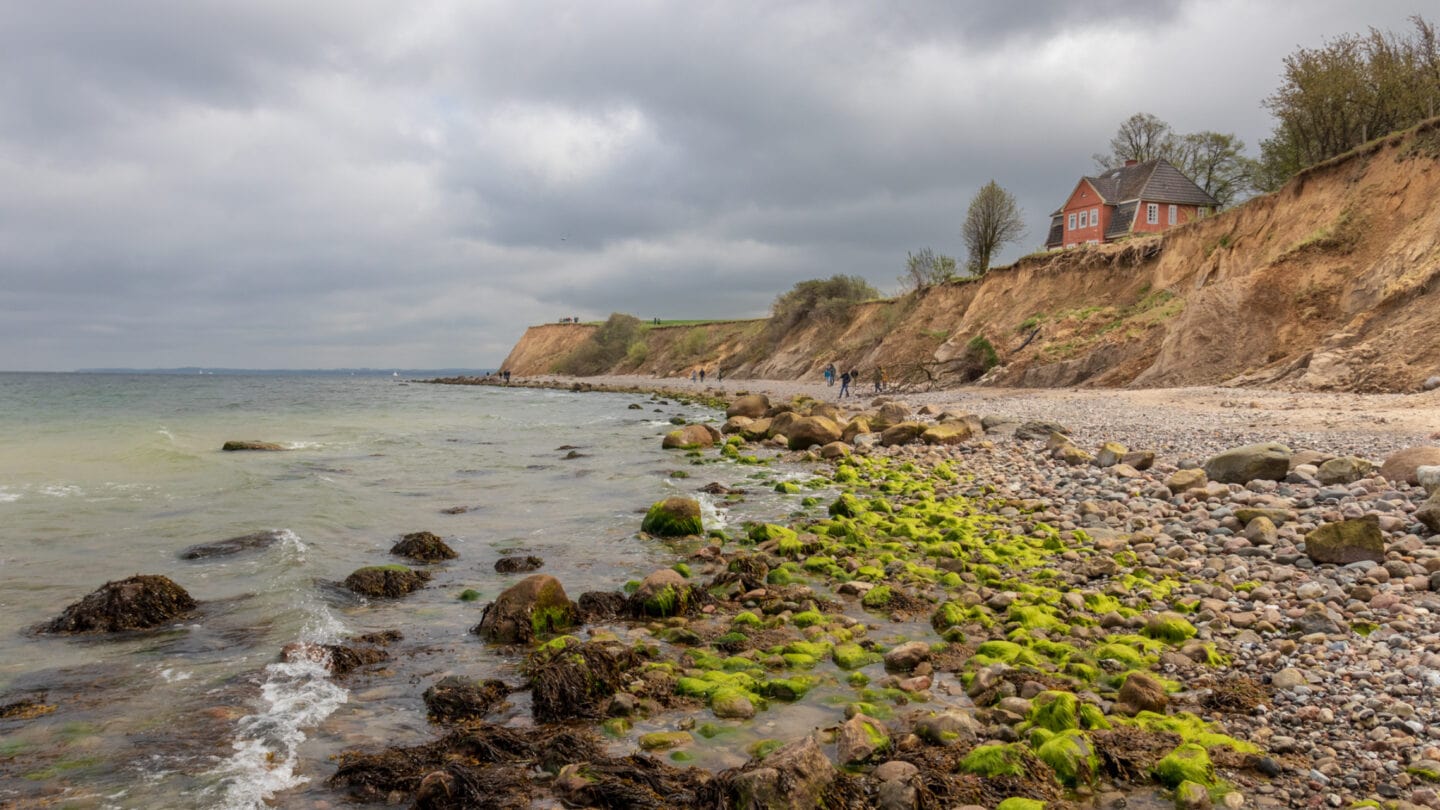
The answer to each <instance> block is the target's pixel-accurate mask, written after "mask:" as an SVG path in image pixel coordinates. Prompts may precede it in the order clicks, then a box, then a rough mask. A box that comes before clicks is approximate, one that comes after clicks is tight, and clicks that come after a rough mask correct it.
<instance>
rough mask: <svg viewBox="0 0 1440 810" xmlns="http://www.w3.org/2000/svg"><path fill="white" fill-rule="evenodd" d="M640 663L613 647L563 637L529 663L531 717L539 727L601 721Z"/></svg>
mask: <svg viewBox="0 0 1440 810" xmlns="http://www.w3.org/2000/svg"><path fill="white" fill-rule="evenodd" d="M639 664H640V658H639V656H638V655H637V654H636V653H635V651H634V650H632V649H630V648H629V647H625V646H623V645H621V644H618V643H614V642H600V641H587V642H582V641H580V640H579V639H577V638H575V637H574V636H561V637H560V638H557V639H554V640H552V641H549V642H547V643H546V644H544V645H542V646H540V647H539V648H538V649H536V650H535V652H533V653H531V654H530V657H529V658H527V659H526V660H525V664H524V667H523V671H524V672H525V675H526V677H528V678H529V679H530V694H531V713H532V714H533V716H534V718H535V722H537V723H552V722H561V721H567V720H575V719H580V718H585V719H595V718H599V717H603V716H604V714H605V707H606V705H607V704H608V703H609V701H610V698H611V697H612V696H614V695H615V693H616V692H618V691H620V687H621V685H622V684H624V683H626V682H627V681H628V680H630V678H631V677H633V672H632V671H633V670H634V669H635V668H636V667H637V666H639Z"/></svg>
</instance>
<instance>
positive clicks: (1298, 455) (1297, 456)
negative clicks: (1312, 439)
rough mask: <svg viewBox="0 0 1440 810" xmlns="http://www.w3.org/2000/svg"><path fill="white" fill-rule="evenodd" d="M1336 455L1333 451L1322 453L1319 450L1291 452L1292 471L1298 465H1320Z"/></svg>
mask: <svg viewBox="0 0 1440 810" xmlns="http://www.w3.org/2000/svg"><path fill="white" fill-rule="evenodd" d="M1334 457H1335V456H1334V454H1332V453H1322V452H1320V451H1319V450H1296V451H1295V452H1294V453H1291V454H1290V471H1291V472H1294V471H1295V468H1296V467H1299V466H1302V465H1305V464H1309V465H1310V466H1312V467H1319V466H1320V465H1321V464H1324V463H1325V462H1327V461H1329V460H1330V459H1332V458H1334Z"/></svg>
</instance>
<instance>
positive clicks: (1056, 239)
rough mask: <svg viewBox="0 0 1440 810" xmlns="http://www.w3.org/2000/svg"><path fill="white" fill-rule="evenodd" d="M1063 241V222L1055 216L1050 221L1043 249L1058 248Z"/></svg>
mask: <svg viewBox="0 0 1440 810" xmlns="http://www.w3.org/2000/svg"><path fill="white" fill-rule="evenodd" d="M1064 241H1065V221H1064V219H1063V218H1062V217H1061V216H1060V215H1059V214H1056V215H1055V216H1054V217H1052V218H1051V220H1050V235H1049V236H1047V237H1045V247H1059V246H1060V243H1061V242H1064Z"/></svg>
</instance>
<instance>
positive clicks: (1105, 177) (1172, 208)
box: [1046, 158, 1219, 248]
mask: <svg viewBox="0 0 1440 810" xmlns="http://www.w3.org/2000/svg"><path fill="white" fill-rule="evenodd" d="M1151 205H1155V206H1157V208H1156V209H1155V213H1156V217H1155V218H1156V221H1155V222H1151V221H1150V219H1149V216H1148V214H1149V213H1150V208H1149V206H1151ZM1217 207H1219V202H1218V201H1216V200H1215V198H1214V197H1212V196H1210V195H1209V194H1207V193H1206V192H1205V190H1204V189H1202V188H1200V187H1199V186H1198V185H1196V184H1195V183H1194V181H1192V180H1191V179H1190V178H1188V177H1186V176H1185V175H1184V173H1182V172H1181V171H1180V170H1179V169H1177V168H1175V167H1174V166H1173V165H1171V164H1170V162H1169V161H1167V160H1165V159H1163V158H1156V159H1155V160H1147V161H1145V162H1144V163H1134V164H1130V165H1128V166H1122V167H1118V168H1114V169H1109V170H1107V171H1105V172H1102V173H1100V174H1099V175H1098V176H1095V177H1081V178H1080V181H1079V182H1078V183H1076V184H1075V188H1074V190H1073V191H1071V192H1070V196H1069V197H1068V198H1066V201H1065V204H1064V205H1063V206H1061V208H1060V210H1058V211H1056V212H1055V214H1054V215H1053V216H1054V218H1053V219H1052V220H1051V227H1050V234H1049V238H1048V239H1047V240H1046V246H1047V247H1051V248H1056V247H1074V246H1076V245H1080V244H1085V243H1087V242H1110V241H1113V240H1115V239H1118V238H1121V237H1124V236H1127V235H1129V234H1131V233H1141V232H1143V233H1158V232H1160V231H1163V230H1165V229H1166V228H1169V227H1171V226H1173V225H1181V224H1184V223H1186V222H1190V221H1191V220H1194V219H1196V218H1198V217H1200V216H1202V215H1203V213H1204V212H1205V211H1207V210H1211V209H1214V208H1217ZM1172 212H1173V213H1172ZM1081 222H1084V223H1085V224H1084V225H1083V226H1082V225H1081V224H1080V223H1081ZM1057 227H1058V229H1059V230H1058V233H1057Z"/></svg>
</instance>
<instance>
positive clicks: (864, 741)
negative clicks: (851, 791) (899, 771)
mask: <svg viewBox="0 0 1440 810" xmlns="http://www.w3.org/2000/svg"><path fill="white" fill-rule="evenodd" d="M889 747H890V732H889V731H888V730H887V729H886V728H885V725H884V724H883V723H881V722H880V721H879V720H876V719H875V718H873V717H867V716H866V715H864V714H856V715H855V716H854V717H851V718H850V719H849V720H846V721H845V722H844V723H842V724H841V726H840V733H839V734H837V735H836V736H835V755H836V758H837V759H839V760H840V765H841V766H850V765H858V764H860V763H862V762H865V761H866V760H868V759H870V757H872V756H874V755H875V754H876V753H877V752H879V751H883V750H885V749H887V748H889Z"/></svg>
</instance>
